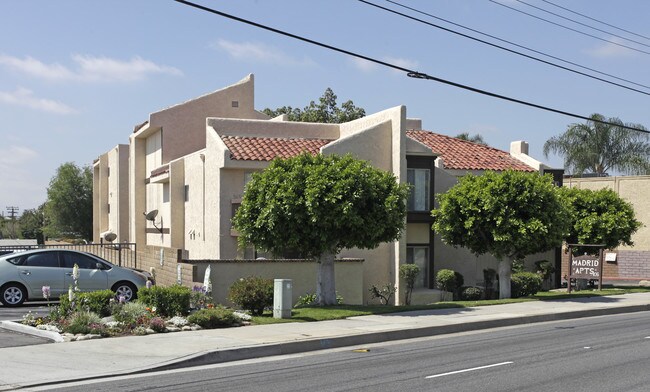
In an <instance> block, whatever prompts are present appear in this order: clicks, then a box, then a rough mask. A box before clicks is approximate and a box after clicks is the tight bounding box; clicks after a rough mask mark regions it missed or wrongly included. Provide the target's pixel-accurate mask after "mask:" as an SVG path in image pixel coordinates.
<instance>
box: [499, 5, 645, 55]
mask: <svg viewBox="0 0 650 392" xmlns="http://www.w3.org/2000/svg"><path fill="white" fill-rule="evenodd" d="M488 1H489V2H491V3H494V4H497V5H500V6H501V7H505V8H508V9H511V10H513V11H517V12H519V13H521V14H524V15H527V16H530V17H531V18H535V19H538V20H542V21H544V22H546V23H550V24H552V25H555V26H558V27H562V28H563V29H567V30H570V31H573V32H575V33H578V34H582V35H585V36H587V37H591V38H594V39H597V40H600V41H603V42H607V43H609V44H612V45H617V46H620V47H622V48H627V49H630V50H634V51H635V52H639V53H645V54H650V52H647V51H645V50H641V49H637V48H634V47H631V46H627V45H623V44H621V43H619V42H616V41H612V40H609V39H605V38H601V37H598V36H596V35H593V34H589V33H585V32H584V31H580V30H577V29H574V28H571V27H569V26H565V25H563V24H560V23H556V22H553V21H551V20H548V19H544V18H542V17H541V16H537V15H533V14H531V13H528V12H526V11H522V10H520V9H517V8H515V7H511V6H509V5H506V4H503V3H500V2H498V1H495V0H488Z"/></svg>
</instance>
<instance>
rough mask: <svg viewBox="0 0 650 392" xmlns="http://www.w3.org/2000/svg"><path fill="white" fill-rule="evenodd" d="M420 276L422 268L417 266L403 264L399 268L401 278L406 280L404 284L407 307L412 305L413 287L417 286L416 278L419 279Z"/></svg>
mask: <svg viewBox="0 0 650 392" xmlns="http://www.w3.org/2000/svg"><path fill="white" fill-rule="evenodd" d="M419 274H420V267H418V266H417V265H415V264H403V265H401V266H400V267H399V277H400V278H402V279H404V283H406V293H405V294H406V295H405V303H406V305H410V304H411V293H412V292H413V287H414V286H415V278H417V277H418V275H419Z"/></svg>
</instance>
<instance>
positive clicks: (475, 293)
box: [460, 286, 483, 301]
mask: <svg viewBox="0 0 650 392" xmlns="http://www.w3.org/2000/svg"><path fill="white" fill-rule="evenodd" d="M460 298H461V299H462V300H463V301H478V300H480V299H481V298H483V289H482V288H480V287H474V286H470V287H465V288H463V289H462V291H461V293H460Z"/></svg>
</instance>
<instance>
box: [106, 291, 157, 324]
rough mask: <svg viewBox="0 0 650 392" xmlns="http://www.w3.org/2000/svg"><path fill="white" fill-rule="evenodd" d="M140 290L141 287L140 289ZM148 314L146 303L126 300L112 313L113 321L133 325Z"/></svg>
mask: <svg viewBox="0 0 650 392" xmlns="http://www.w3.org/2000/svg"><path fill="white" fill-rule="evenodd" d="M141 290H142V289H141ZM149 314H150V312H149V311H148V310H147V305H145V304H143V303H141V302H128V303H125V304H124V305H123V306H121V307H120V308H119V310H118V312H117V313H113V317H114V318H115V321H119V322H121V323H124V324H127V325H133V324H136V323H137V322H138V320H141V319H142V318H143V317H146V316H148V315H149Z"/></svg>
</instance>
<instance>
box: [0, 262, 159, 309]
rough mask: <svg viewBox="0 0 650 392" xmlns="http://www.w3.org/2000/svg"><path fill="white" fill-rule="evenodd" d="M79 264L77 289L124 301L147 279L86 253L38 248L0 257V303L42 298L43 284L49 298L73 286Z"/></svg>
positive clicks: (133, 295)
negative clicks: (105, 292)
mask: <svg viewBox="0 0 650 392" xmlns="http://www.w3.org/2000/svg"><path fill="white" fill-rule="evenodd" d="M75 264H76V265H77V266H78V267H79V278H78V280H77V284H78V286H77V287H78V288H79V290H80V291H96V290H106V289H111V290H113V291H114V292H115V293H116V295H118V296H123V297H124V299H125V300H126V301H129V300H131V299H133V298H135V297H136V295H137V291H138V289H139V288H140V287H144V286H145V285H146V283H147V280H148V279H149V278H150V277H149V276H148V275H147V274H146V273H144V272H141V271H136V270H133V269H129V268H122V267H118V266H116V265H113V264H111V263H110V262H108V261H106V260H104V259H102V258H100V257H97V256H95V255H93V254H90V253H86V252H79V251H75V250H63V249H39V250H30V251H25V252H20V253H11V254H7V255H4V256H0V302H2V304H3V305H5V306H19V305H21V304H22V303H23V302H25V301H26V300H27V299H30V300H36V299H43V286H48V287H49V296H50V298H51V299H54V300H58V298H59V297H60V296H61V295H62V294H64V293H67V292H68V288H69V287H70V286H73V285H74V279H73V267H74V265H75Z"/></svg>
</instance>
